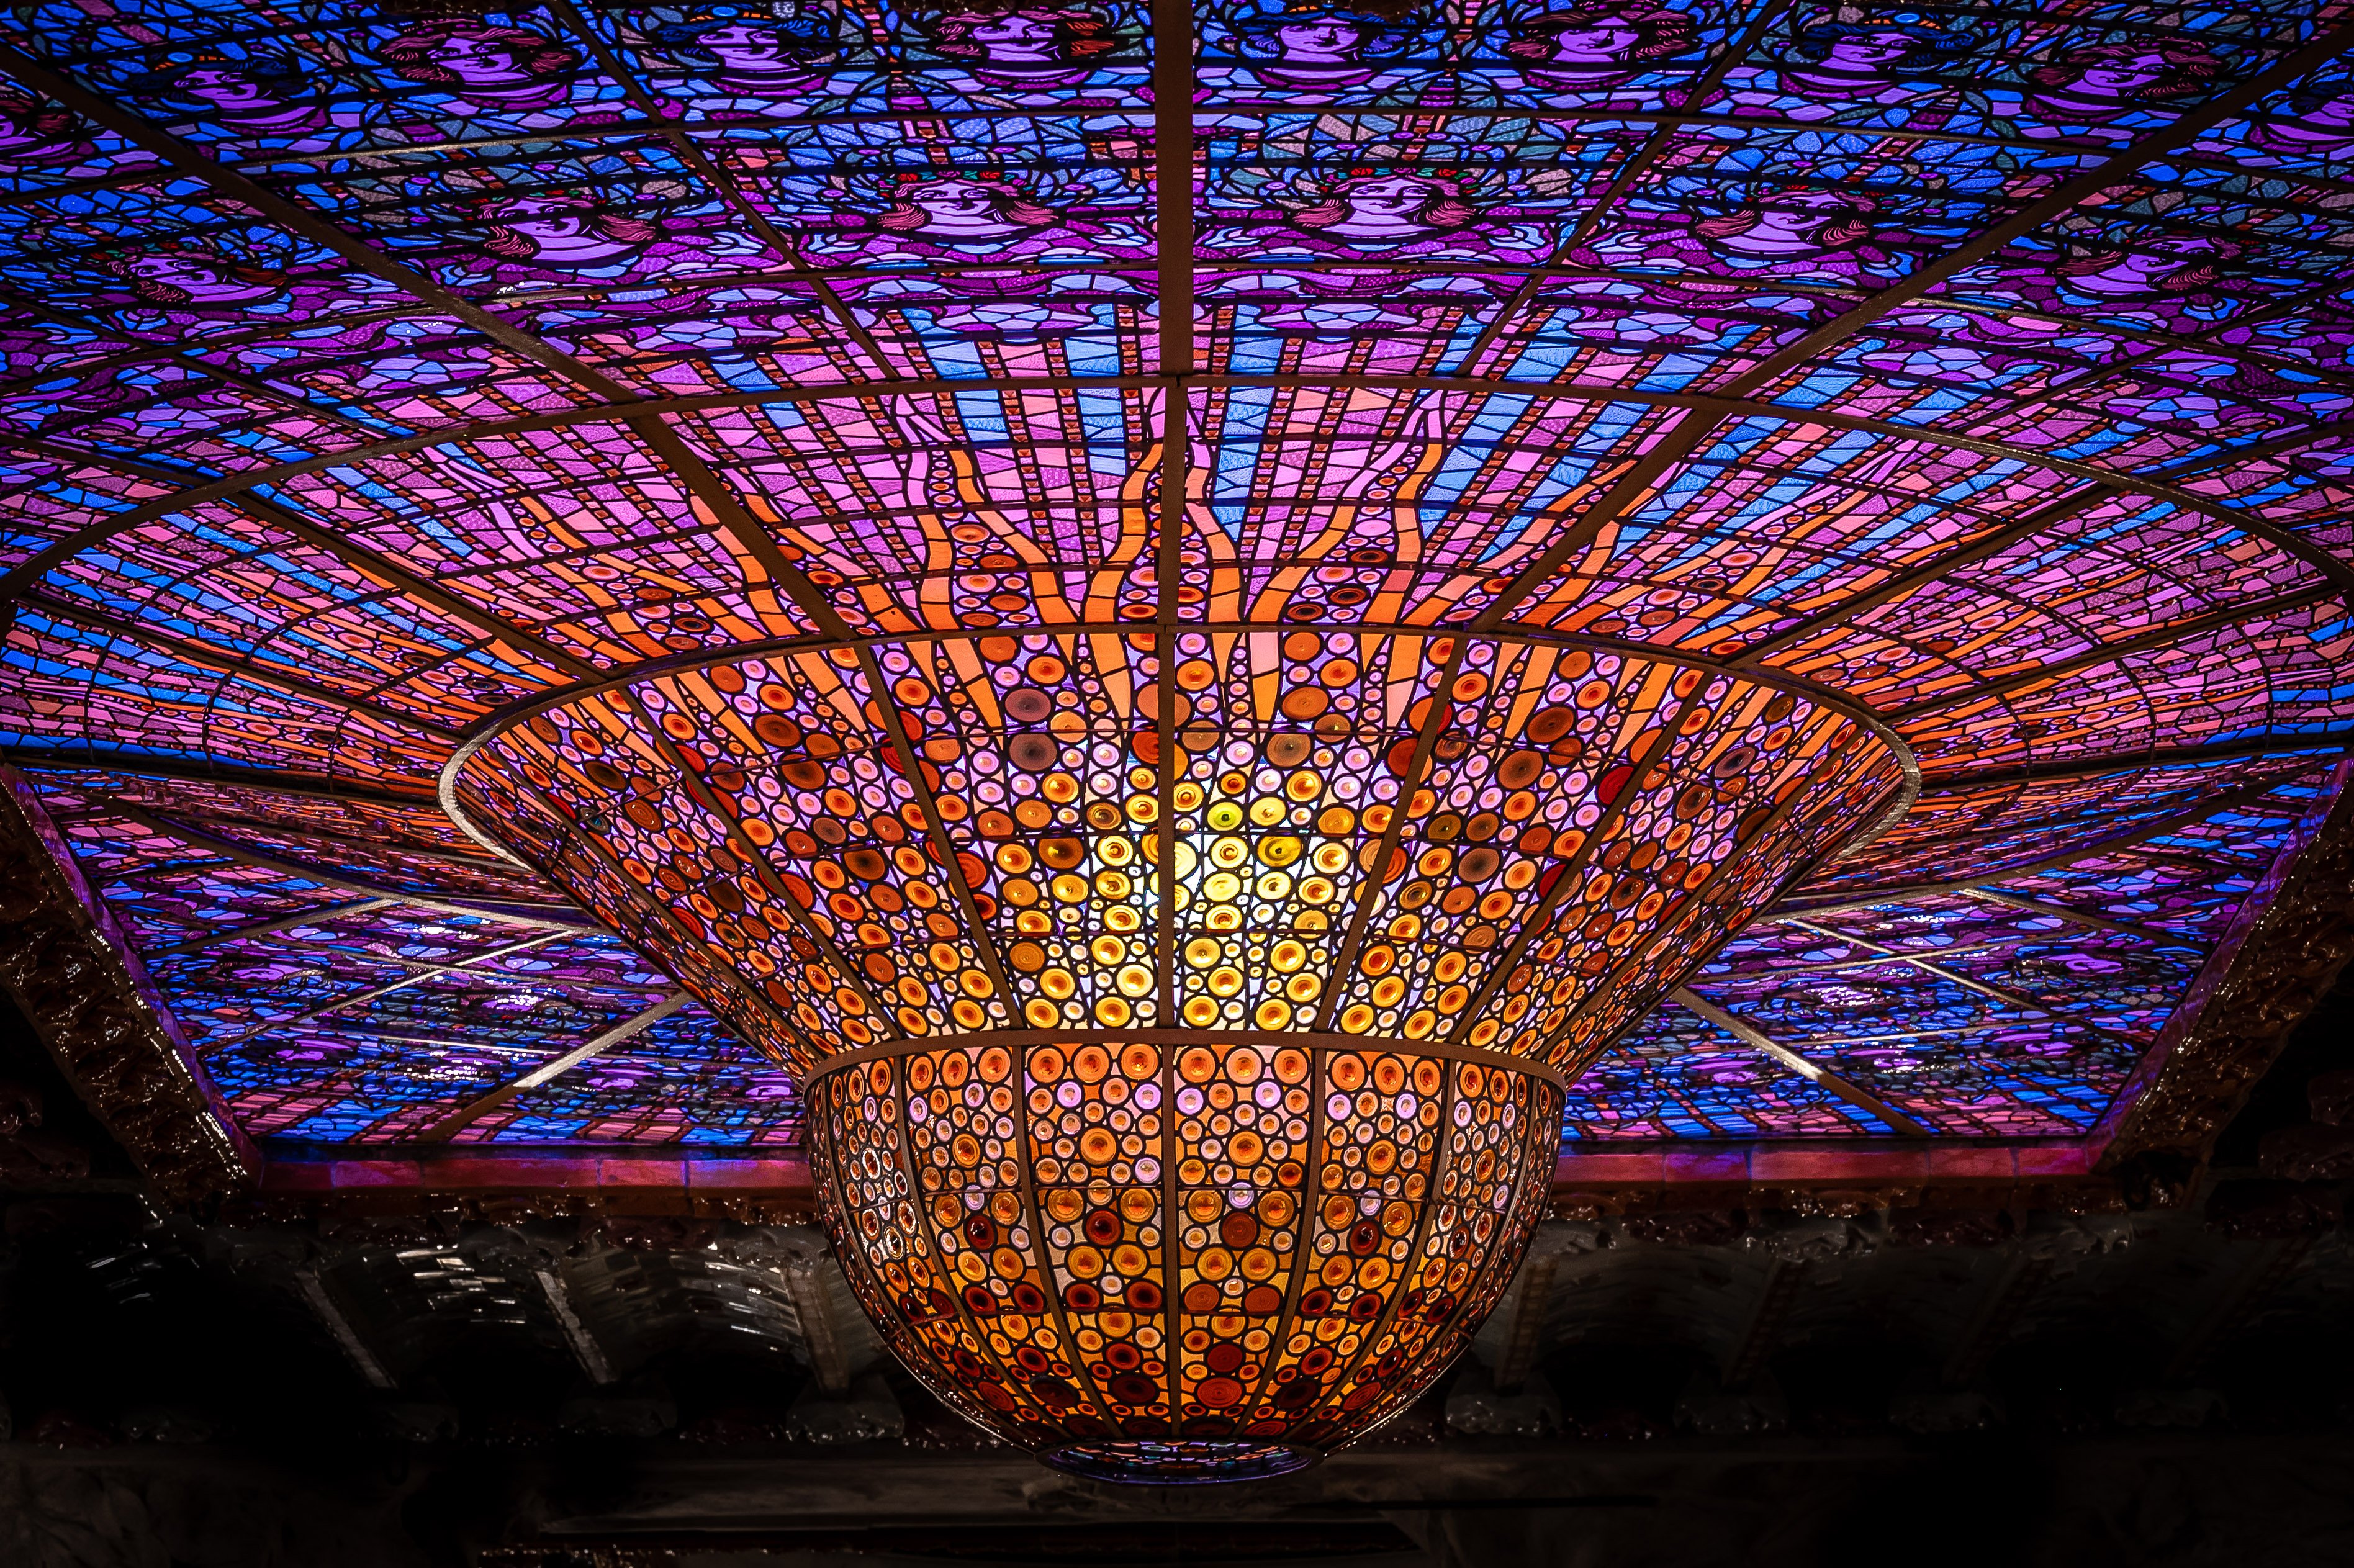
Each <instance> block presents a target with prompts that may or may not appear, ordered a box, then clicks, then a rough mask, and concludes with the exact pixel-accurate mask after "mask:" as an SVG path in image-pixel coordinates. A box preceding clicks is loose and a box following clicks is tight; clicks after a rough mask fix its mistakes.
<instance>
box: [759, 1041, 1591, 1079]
mask: <svg viewBox="0 0 2354 1568" xmlns="http://www.w3.org/2000/svg"><path fill="white" fill-rule="evenodd" d="M986 1045H1002V1046H1004V1047H1005V1048H1006V1049H1007V1050H1010V1051H1012V1050H1029V1049H1032V1048H1034V1047H1036V1046H1040V1045H1159V1046H1161V1047H1164V1048H1165V1049H1168V1050H1171V1051H1174V1050H1178V1049H1182V1047H1184V1046H1187V1045H1208V1046H1213V1047H1219V1046H1223V1047H1225V1049H1228V1050H1231V1049H1233V1048H1234V1047H1235V1046H1237V1045H1248V1046H1251V1047H1253V1048H1254V1049H1257V1050H1262V1051H1274V1050H1280V1049H1282V1048H1283V1047H1285V1046H1291V1047H1293V1048H1295V1049H1298V1050H1304V1051H1394V1052H1395V1053H1396V1054H1399V1055H1401V1056H1434V1057H1437V1058H1439V1059H1441V1060H1444V1061H1449V1062H1471V1063H1476V1064H1478V1065H1480V1066H1482V1067H1492V1068H1495V1069H1496V1070H1498V1071H1500V1072H1511V1073H1522V1074H1525V1075H1528V1076H1529V1077H1532V1078H1541V1079H1543V1081H1544V1082H1546V1083H1548V1084H1551V1085H1552V1086H1553V1087H1555V1088H1557V1089H1560V1090H1562V1091H1563V1092H1564V1093H1567V1092H1568V1089H1569V1083H1568V1081H1567V1080H1566V1079H1564V1077H1563V1076H1562V1075H1560V1074H1559V1073H1556V1072H1554V1071H1553V1069H1552V1068H1551V1067H1549V1066H1547V1065H1544V1064H1543V1063H1542V1062H1535V1061H1532V1060H1530V1059H1529V1058H1528V1057H1526V1056H1514V1055H1511V1054H1508V1053H1506V1052H1502V1051H1486V1050H1481V1049H1480V1048H1479V1047H1478V1046H1475V1045H1446V1044H1437V1043H1436V1042H1433V1041H1426V1040H1403V1039H1400V1038H1398V1037H1397V1036H1396V1035H1394V1034H1311V1033H1307V1032H1306V1031H1293V1030H1284V1029H1004V1030H993V1031H988V1032H984V1033H971V1034H927V1035H921V1036H918V1037H917V1038H915V1039H906V1040H886V1041H885V1042H883V1043H882V1044H877V1045H869V1046H866V1047H865V1048H864V1049H863V1050H858V1051H846V1052H844V1053H843V1054H841V1055H838V1056H828V1057H827V1058H825V1060H823V1061H822V1062H820V1063H819V1064H818V1065H816V1066H814V1067H812V1068H811V1069H810V1072H809V1075H808V1076H807V1077H806V1078H804V1079H802V1080H801V1086H802V1088H803V1089H804V1090H807V1089H809V1088H811V1087H813V1086H815V1085H816V1083H817V1081H818V1080H819V1079H820V1078H823V1077H826V1076H828V1075H832V1074H833V1073H838V1072H841V1071H843V1069H844V1068H848V1067H858V1066H864V1065H865V1064H867V1063H869V1062H874V1061H880V1060H885V1059H887V1058H889V1057H893V1056H915V1055H920V1054H923V1053H924V1052H927V1051H949V1050H960V1049H963V1048H966V1047H969V1046H986Z"/></svg>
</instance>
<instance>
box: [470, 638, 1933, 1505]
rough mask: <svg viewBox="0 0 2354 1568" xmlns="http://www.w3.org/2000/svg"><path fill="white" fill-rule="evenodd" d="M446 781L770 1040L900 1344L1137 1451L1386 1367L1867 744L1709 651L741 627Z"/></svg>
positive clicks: (1316, 1431)
mask: <svg viewBox="0 0 2354 1568" xmlns="http://www.w3.org/2000/svg"><path fill="white" fill-rule="evenodd" d="M1163 638H1165V639H1166V640H1165V641H1163V640H1162V639H1163ZM447 783H448V790H447V795H448V799H449V800H450V801H451V804H452V806H453V807H455V808H456V809H458V810H461V811H462V812H463V813H464V814H465V816H466V818H467V819H468V820H469V821H472V823H473V824H474V825H475V826H476V828H477V829H478V830H479V831H482V832H485V833H486V834H491V835H493V836H494V837H495V838H496V840H497V841H498V842H502V843H503V844H504V845H505V846H506V847H507V848H508V849H509V850H510V851H511V853H516V854H518V855H520V856H521V857H523V858H525V859H526V860H528V861H530V862H531V863H533V864H535V865H536V866H538V867H539V868H540V869H541V870H543V871H545V872H546V873H547V874H549V875H551V876H553V877H555V878H556V879H557V880H558V881H559V882H561V883H562V884H564V885H565V886H566V887H567V889H569V890H570V891H571V892H572V893H573V894H574V895H576V896H578V898H579V899H580V900H581V901H582V902H583V903H584V904H586V905H587V906H588V907H590V908H591V909H593V910H594V911H595V912H596V913H597V914H598V915H599V916H601V917H602V918H604V919H605V920H607V921H609V922H610V923H611V924H612V925H613V926H614V927H616V928H617V929H619V930H620V931H621V932H623V933H624V934H625V935H626V936H628V937H629V938H631V940H632V941H634V942H636V943H638V944H640V945H641V946H642V947H643V948H645V949H646V950H648V951H651V952H654V953H658V954H661V955H662V956H663V959H664V961H665V963H666V964H667V965H668V966H669V967H670V968H671V969H673V972H674V973H676V974H677V975H678V976H679V978H680V979H681V980H682V981H683V982H684V984H686V985H687V986H689V987H690V988H691V989H693V990H694V991H695V992H696V993H697V994H698V995H699V996H701V997H702V998H703V999H704V1000H705V1001H707V1002H708V1003H709V1004H710V1005H711V1006H712V1007H713V1008H714V1009H715V1010H716V1011H717V1012H719V1013H720V1014H722V1015H723V1016H724V1017H726V1019H727V1020H728V1021H729V1022H731V1023H733V1024H734V1025H735V1026H736V1027H737V1029H738V1030H740V1031H741V1032H742V1033H744V1035H745V1036H746V1037H747V1038H748V1039H750V1040H753V1041H755V1042H757V1043H758V1044H759V1045H760V1046H761V1047H762V1048H763V1049H765V1050H766V1051H768V1052H769V1054H771V1055H773V1056H774V1057H775V1058H776V1059H777V1060H778V1061H779V1062H780V1063H784V1064H786V1065H790V1067H792V1068H793V1069H794V1070H795V1071H796V1072H799V1073H801V1074H803V1075H806V1077H807V1080H808V1086H809V1090H810V1094H811V1128H812V1156H813V1163H814V1165H815V1168H816V1171H817V1173H818V1177H819V1181H820V1184H821V1187H822V1192H823V1193H824V1196H825V1206H826V1218H827V1224H828V1225H829V1226H830V1227H831V1229H832V1231H833V1233H834V1234H835V1236H836V1239H837V1241H838V1243H839V1244H840V1245H841V1249H842V1253H843V1259H844V1261H845V1265H846V1266H848V1267H849V1269H850V1271H851V1273H852V1276H853V1278H854V1281H855V1282H856V1283H857V1285H858V1287H859V1290H860V1293H861V1296H862V1298H863V1299H864V1302H865V1305H866V1307H867V1308H868V1310H869V1311H870V1312H871V1313H872V1314H873V1315H874V1317H875V1321H876V1323H877V1324H878V1325H879V1326H880V1327H881V1329H882V1331H883V1332H884V1334H885V1337H886V1339H888V1340H890V1342H891V1343H892V1344H893V1346H894V1348H895V1350H896V1351H897V1352H898V1353H899V1354H900V1356H901V1357H902V1358H903V1359H904V1360H905V1361H907V1364H908V1365H909V1366H910V1367H911V1368H913V1369H914V1370H915V1371H917V1373H918V1374H919V1375H922V1376H924V1377H925V1378H926V1380H927V1381H928V1382H929V1383H932V1384H933V1385H934V1386H935V1387H937V1388H938V1390H939V1391H940V1392H941V1393H942V1395H943V1397H945V1398H947V1399H948V1400H949V1402H950V1403H951V1404H955V1405H957V1406H958V1407H959V1408H961V1409H963V1410H965V1411H967V1412H968V1413H969V1414H971V1415H972V1417H973V1418H974V1419H975V1420H977V1421H980V1422H981V1423H982V1424H983V1425H988V1426H991V1428H993V1429H995V1430H998V1431H1001V1432H1002V1433H1004V1434H1005V1435H1006V1436H1009V1437H1012V1438H1013V1439H1014V1440H1016V1441H1018V1442H1021V1443H1023V1444H1025V1445H1028V1446H1032V1447H1034V1448H1037V1449H1040V1450H1041V1451H1043V1452H1044V1453H1045V1454H1047V1455H1048V1456H1049V1457H1051V1458H1053V1460H1054V1461H1055V1462H1056V1463H1059V1464H1063V1465H1066V1466H1067V1467H1073V1468H1076V1469H1081V1470H1085V1471H1087V1473H1090V1474H1101V1475H1130V1476H1137V1477H1158V1478H1164V1479H1169V1478H1224V1477H1228V1476H1235V1475H1246V1474H1263V1473H1268V1472H1269V1471H1270V1470H1271V1469H1279V1468H1283V1467H1289V1466H1292V1465H1296V1464H1299V1463H1304V1462H1306V1461H1307V1460H1308V1459H1310V1458H1312V1457H1314V1456H1316V1455H1317V1454H1319V1453H1321V1452H1324V1451H1327V1450H1329V1449H1330V1448H1331V1447H1332V1446H1335V1445H1337V1444H1340V1443H1343V1442H1346V1441H1347V1440H1348V1439H1349V1438H1350V1437H1352V1436H1354V1435H1356V1434H1358V1433H1361V1432H1363V1430H1364V1429H1366V1428H1367V1427H1368V1426H1369V1425H1373V1424H1374V1423H1376V1422H1378V1421H1379V1420H1381V1419H1382V1418H1383V1417H1384V1416H1385V1415H1386V1414H1390V1413H1392V1412H1394V1410H1395V1409H1396V1408H1397V1407H1398V1406H1399V1404H1401V1403H1402V1402H1404V1401H1405V1400H1408V1399H1411V1398H1412V1397H1413V1396H1414V1395H1415V1394H1416V1393H1418V1392H1420V1390H1421V1389H1422V1388H1424V1387H1425V1386H1426V1385H1427V1384H1428V1383H1429V1382H1430V1380H1431V1379H1432V1378H1433V1377H1435V1376H1436V1375H1437V1372H1438V1371H1439V1370H1440V1369H1442V1368H1443V1367H1444V1366H1445V1364H1446V1363H1447V1360H1448V1359H1449V1358H1450V1357H1451V1356H1452V1355H1453V1353H1454V1352H1455V1351H1456V1350H1457V1349H1458V1348H1459V1346H1460V1345H1461V1343H1462V1341H1463V1340H1465V1339H1466V1338H1467V1337H1468V1336H1469V1333H1470V1332H1471V1331H1472V1330H1474V1329H1476V1327H1477V1326H1478V1324H1479V1320H1480V1319H1481V1318H1482V1317H1483V1316H1484V1315H1485V1313H1486V1311H1487V1310H1488V1308H1489V1306H1490V1304H1491V1303H1492V1301H1493V1299H1494V1298H1495V1296H1496V1294H1497V1292H1499V1291H1500V1290H1501V1289H1502V1288H1503V1287H1504V1285H1505V1284H1506V1283H1507V1282H1508V1281H1509V1279H1510V1277H1511V1270H1512V1267H1513V1266H1514V1265H1515V1263H1516V1262H1517V1260H1518V1257H1519V1255H1520V1252H1521V1249H1522V1244H1523V1242H1524V1241H1525V1239H1526V1235H1527V1232H1528V1228H1529V1226H1530V1225H1531V1224H1532V1223H1533V1221H1534V1218H1535V1216H1536V1214H1537V1213H1538V1210H1539V1208H1540V1206H1541V1203H1542V1201H1543V1192H1544V1188H1545V1181H1546V1178H1547V1176H1548V1175H1549V1172H1550V1167H1551V1160H1552V1153H1553V1144H1554V1140H1555V1138H1556V1135H1557V1129H1558V1125H1559V1118H1560V1113H1561V1106H1562V1084H1563V1082H1564V1075H1567V1074H1574V1073H1575V1071H1577V1070H1578V1069H1579V1068H1580V1067H1581V1066H1582V1065H1584V1064H1585V1062H1586V1061H1588V1060H1590V1059H1591V1058H1592V1056H1593V1055H1594V1054H1595V1053H1596V1051H1598V1050H1599V1049H1601V1048H1602V1047H1603V1046H1604V1045H1606V1044H1607V1043H1608V1042H1609V1041H1610V1040H1611V1039H1612V1038H1613V1037H1614V1036H1615V1035H1616V1034H1617V1033H1618V1032H1619V1031H1620V1030H1622V1029H1624V1028H1625V1027H1626V1026H1627V1025H1628V1023H1629V1022H1632V1021H1634V1020H1635V1019H1637V1018H1638V1017H1640V1016H1641V1015H1642V1013H1643V1012H1645V1011H1647V1010H1648V1009H1649V1007H1650V1006H1651V1005H1652V1004H1653V1003H1654V1002H1655V1001H1657V1000H1658V999H1659V996H1660V995H1661V994H1662V993H1663V992H1664V991H1666V990H1667V989H1668V988H1670V986H1672V985H1673V984H1674V983H1676V981H1677V980H1679V979H1681V976H1682V975H1683V974H1685V973H1686V972H1688V971H1689V970H1690V969H1691V968H1692V967H1694V966H1695V965H1696V964H1698V963H1699V962H1700V961H1701V960H1702V959H1704V958H1705V957H1706V956H1707V954H1708V953H1709V952H1710V951H1712V950H1713V948H1715V947H1716V945H1717V944H1718V943H1720V942H1722V941H1723V939H1724V938H1725V937H1726V936H1727V935H1728V934H1729V933H1730V932H1732V931H1734V930H1737V929H1738V928H1739V927H1741V926H1742V925H1744V923H1745V922H1747V921H1748V920H1749V919H1750V918H1751V917H1752V916H1754V915H1755V914H1756V913H1757V912H1758V911H1759V910H1760V909H1762V908H1763V907H1764V906H1765V904H1766V903H1767V902H1768V901H1769V900H1770V899H1771V898H1773V897H1774V896H1775V895H1776V894H1777V893H1778V892H1779V891H1780V889H1782V888H1783V887H1784V886H1786V885H1787V884H1788V883H1789V882H1790V881H1791V880H1792V879H1793V878H1794V877H1796V876H1797V875H1798V874H1801V873H1802V872H1804V871H1805V870H1806V869H1807V868H1808V866H1810V865H1812V864H1814V863H1817V862H1819V860H1820V859H1821V858H1822V857H1823V856H1825V855H1826V854H1828V853H1831V852H1832V851H1834V850H1836V849H1837V848H1839V847H1840V845H1841V844H1843V843H1845V842H1850V841H1851V840H1852V839H1853V838H1854V837H1855V836H1856V835H1857V834H1858V833H1859V832H1861V831H1863V830H1865V829H1866V828H1867V827H1868V826H1869V825H1870V824H1871V823H1872V822H1873V821H1876V820H1878V819H1879V818H1880V817H1881V816H1882V814H1883V813H1884V811H1885V810H1886V808H1887V807H1889V806H1890V805H1891V804H1892V803H1895V802H1899V801H1900V800H1901V798H1902V797H1903V794H1904V792H1905V789H1906V784H1907V773H1906V758H1904V756H1903V752H1902V749H1901V747H1897V746H1895V745H1893V743H1892V742H1891V741H1890V740H1889V739H1887V738H1886V737H1885V736H1884V733H1883V732H1882V731H1880V730H1878V729H1876V728H1875V727H1873V726H1871V725H1868V724H1867V723H1865V722H1863V721H1862V720H1861V718H1859V717H1858V716H1857V715H1855V714H1854V713H1853V711H1851V710H1850V709H1847V708H1845V707H1842V706H1840V705H1837V704H1834V703H1831V702H1828V701H1826V700H1823V699H1820V698H1819V697H1815V696H1811V695H1808V694H1805V693H1803V692H1798V691H1793V690H1789V689H1786V688H1784V687H1781V686H1777V685H1775V684H1771V683H1765V682H1762V681H1759V680H1756V679H1754V678H1744V677H1742V676H1739V675H1735V674H1734V673H1730V672H1727V671H1723V670H1718V669H1712V668H1710V667H1708V666H1705V665H1702V664H1696V663H1691V662H1679V661H1671V660H1667V659H1662V658H1660V657H1659V656H1658V655H1656V654H1649V653H1641V652H1636V651H1633V650H1628V649H1620V648H1613V647H1610V646H1608V645H1605V644H1596V643H1576V642H1569V641H1558V640H1545V639H1532V638H1511V637H1481V638H1469V637H1457V636H1432V635H1429V634H1427V633H1426V632H1420V631H1414V630H1391V631H1386V632H1381V633H1374V632H1369V631H1365V630H1356V629H1352V630H1346V631H1334V630H1293V631H1289V632H1275V631H1241V632H1231V633H1224V634H1218V633H1207V632H1202V633H1195V632H1187V633H1182V634H1176V635H1171V634H1155V633H1150V632H1148V633H1122V632H1117V631H1112V632H1103V633H1096V634H1086V633H1067V634H1062V635H1055V634H1034V635H1029V636H1024V637H1019V638H1017V637H1013V636H1010V635H1009V636H972V637H936V638H928V639H909V640H907V641H901V642H894V643H885V644H880V645H873V646H867V647H861V648H842V647H832V648H810V647H804V648H799V649H784V648H780V649H779V650H777V651H775V652H770V653H767V654H763V655H761V656H758V657H751V656H747V655H745V654H743V653H742V652H737V654H734V655H731V656H730V657H729V658H728V659H727V660H726V661H725V662H705V663H685V664H683V665H681V666H679V667H676V668H673V669H671V670H669V671H667V672H665V673H655V674H652V675H646V676H642V677H638V678H634V679H632V680H631V681H629V682H627V683H616V684H614V685H612V686H610V687H609V688H606V689H602V690H597V691H592V692H590V693H588V694H580V695H575V696H572V697H570V698H568V699H567V700H565V701H562V702H560V703H557V704H553V705H548V706H546V707H545V708H543V709H541V710H540V711H537V712H535V713H531V714H527V715H521V716H518V717H514V718H511V719H510V720H508V721H507V722H506V723H504V725H503V726H500V727H498V728H496V729H494V730H493V731H491V732H490V733H488V734H486V735H484V736H481V737H478V738H477V739H476V741H475V742H474V743H473V744H472V745H471V746H469V747H467V748H465V750H464V751H463V752H461V756H460V758H459V759H458V761H457V762H456V763H455V764H454V765H453V767H452V769H451V773H450V774H449V775H448V779H447ZM1203 1445H1208V1446H1203Z"/></svg>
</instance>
